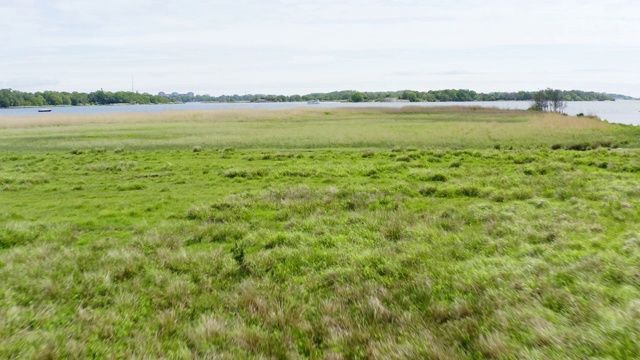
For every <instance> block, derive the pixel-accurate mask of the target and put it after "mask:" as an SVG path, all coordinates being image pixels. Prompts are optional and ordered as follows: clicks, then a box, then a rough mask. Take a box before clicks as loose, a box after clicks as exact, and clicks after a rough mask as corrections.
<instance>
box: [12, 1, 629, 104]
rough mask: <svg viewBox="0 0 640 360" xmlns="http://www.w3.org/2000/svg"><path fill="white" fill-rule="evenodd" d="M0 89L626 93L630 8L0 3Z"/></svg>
mask: <svg viewBox="0 0 640 360" xmlns="http://www.w3.org/2000/svg"><path fill="white" fill-rule="evenodd" d="M0 44H1V45H0V46H1V47H0V49H1V50H0V88H12V89H14V90H21V91H29V92H33V91H42V90H58V91H83V92H89V91H94V90H97V89H100V88H103V89H104V90H110V91H118V90H131V88H132V76H133V83H134V84H133V85H134V88H135V90H136V91H140V92H150V93H157V92H158V91H165V92H173V91H178V92H188V91H193V92H196V93H199V94H211V95H222V94H235V93H237V94H244V93H265V94H287V95H290V94H306V93H310V92H325V91H333V90H346V89H354V90H360V91H383V90H401V89H415V90H421V91H426V90H437V89H448V88H456V89H458V88H464V89H472V90H476V91H482V92H487V91H516V90H537V89H543V88H547V87H551V88H560V89H565V90H570V89H579V90H592V91H603V92H614V93H622V94H627V95H631V96H636V97H640V1H638V0H629V1H627V0H607V1H602V0H598V1H591V0H580V1H578V0H576V1H563V0H549V1H548V0H537V1H506V0H503V1H501V0H461V1H455V2H454V1H443V0H438V1H431V0H423V1H414V0H387V1H380V0H368V1H364V0H339V1H333V0H328V1H320V0H316V1H306V0H302V1H294V0H270V1H263V0H261V1H258V0H234V1H207V0H190V1H175V0H109V1H94V0H92V1H85V0H0Z"/></svg>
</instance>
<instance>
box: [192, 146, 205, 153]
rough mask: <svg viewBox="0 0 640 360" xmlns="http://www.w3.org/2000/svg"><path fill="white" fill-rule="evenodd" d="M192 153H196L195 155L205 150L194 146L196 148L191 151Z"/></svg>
mask: <svg viewBox="0 0 640 360" xmlns="http://www.w3.org/2000/svg"><path fill="white" fill-rule="evenodd" d="M191 151H192V152H194V153H198V152H202V151H203V149H202V147H201V146H194V147H193V148H192V149H191Z"/></svg>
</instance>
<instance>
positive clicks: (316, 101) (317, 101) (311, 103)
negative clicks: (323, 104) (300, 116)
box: [307, 99, 320, 105]
mask: <svg viewBox="0 0 640 360" xmlns="http://www.w3.org/2000/svg"><path fill="white" fill-rule="evenodd" d="M307 104H309V105H318V104H320V100H318V99H315V100H309V101H307Z"/></svg>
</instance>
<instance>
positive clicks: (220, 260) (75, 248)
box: [0, 108, 640, 359]
mask: <svg viewBox="0 0 640 360" xmlns="http://www.w3.org/2000/svg"><path fill="white" fill-rule="evenodd" d="M474 114H476V115H474ZM136 116H137V115H136ZM158 116H159V117H161V118H162V117H164V116H166V118H165V119H164V120H162V121H153V120H149V119H148V118H146V117H145V118H144V120H132V119H129V120H125V119H123V118H120V120H122V121H121V122H114V123H112V124H103V123H101V122H97V123H91V122H90V121H89V122H82V121H81V123H80V124H59V125H57V127H56V126H53V127H49V126H41V125H37V126H35V125H34V126H31V125H29V126H26V125H25V126H23V127H20V128H9V127H5V128H3V129H2V130H0V136H1V137H3V139H10V141H11V142H12V144H13V145H14V146H15V148H13V149H11V150H7V149H8V146H6V145H2V146H5V148H4V150H3V152H2V153H0V279H2V281H0V319H2V321H0V358H52V359H57V358H60V359H63V358H65V359H66V358H83V359H84V358H91V357H93V358H331V359H341V358H440V359H447V358H449V359H459V358H469V359H471V358H637V357H639V356H640V347H639V345H638V342H637V338H638V336H639V335H640V326H639V324H640V302H639V301H638V299H639V298H640V281H639V279H640V272H639V271H638V269H640V266H639V265H640V263H639V261H640V235H639V234H640V227H639V225H638V224H640V215H639V214H640V213H638V211H637V209H638V207H639V206H640V201H639V200H638V199H640V187H639V186H638V176H639V175H638V174H640V161H639V160H638V153H637V150H636V149H632V148H627V149H618V148H613V147H612V146H610V145H609V146H608V147H603V146H602V145H603V143H601V142H600V141H605V140H606V139H611V140H612V141H614V142H616V143H620V144H622V143H623V141H627V140H625V139H632V137H633V134H634V131H635V128H631V127H624V130H625V131H626V132H627V134H622V133H621V131H622V130H620V129H621V128H619V127H617V126H613V125H608V124H604V123H600V122H595V123H592V122H591V120H589V121H588V122H586V123H584V124H583V126H576V125H575V124H565V125H562V124H555V123H553V122H552V121H551V120H550V118H547V117H544V116H542V117H538V116H537V115H536V116H533V115H528V113H521V112H506V113H503V112H499V111H496V110H486V111H485V110H479V109H478V110H467V109H464V110H463V109H460V110H451V109H447V110H446V111H445V110H431V109H430V110H429V111H428V112H427V111H425V112H422V111H418V110H414V109H410V108H409V109H403V110H394V111H386V112H384V111H379V110H378V109H365V110H359V111H355V110H344V111H339V112H335V113H334V111H333V110H331V113H330V114H325V110H317V111H312V112H302V113H298V112H291V113H286V112H285V113H267V114H260V115H257V116H258V117H259V118H254V117H252V116H253V115H251V114H247V113H244V112H242V113H241V114H233V116H236V117H232V115H231V114H227V115H224V116H223V119H218V120H215V121H214V120H210V119H209V120H207V119H206V117H207V116H209V115H208V114H205V113H198V114H189V115H187V114H163V115H158ZM172 116H182V117H188V116H193V117H196V119H195V120H194V119H190V120H188V121H183V122H180V121H175V120H176V119H174V120H172V119H171V117H172ZM199 116H200V117H202V118H198V117H199ZM211 116H214V115H211ZM215 116H222V114H218V113H216V114H215ZM241 116H246V117H247V118H241ZM474 116H477V118H474ZM324 117H327V119H326V122H323V120H322V119H324ZM435 118H439V119H449V120H446V121H443V120H437V121H436V120H434V119H435ZM456 118H460V119H463V120H464V121H462V120H460V121H457V120H455V119H456ZM492 118H493V119H494V120H490V119H492ZM474 119H476V120H477V122H475V120H474ZM565 119H568V120H567V121H572V119H573V118H570V117H558V118H557V120H558V121H565ZM216 121H217V122H219V124H220V125H221V126H220V127H219V128H218V131H226V133H225V134H228V136H230V137H233V136H236V135H234V134H236V132H238V133H240V132H242V131H245V133H244V135H245V138H244V140H243V141H244V142H242V141H239V142H238V143H235V144H232V142H225V140H224V139H226V137H225V136H222V135H212V134H211V133H207V132H206V131H204V129H209V130H211V129H212V128H211V127H210V126H213V125H212V123H214V122H216ZM462 122H464V123H465V124H469V126H471V127H472V128H473V129H474V131H476V130H477V131H480V130H479V129H485V131H486V132H479V133H473V132H469V133H465V132H464V130H463V129H466V127H464V126H462V125H461V123H462ZM263 125H264V126H265V128H266V129H272V132H271V133H269V132H267V137H266V138H261V136H260V134H261V133H255V132H256V131H262V129H263V128H262V127H261V126H263ZM294 125H295V126H294ZM444 125H447V126H449V128H448V129H449V130H446V129H447V127H446V126H444ZM163 126H166V127H163ZM191 126H193V128H190V127H191ZM298 126H299V127H298ZM305 126H309V127H310V128H311V129H315V130H318V129H325V130H326V131H327V134H325V135H323V133H322V132H319V135H318V136H319V137H318V139H319V140H318V139H315V140H313V139H311V138H306V137H305V136H306V135H305V134H307V132H311V130H300V129H305ZM369 126H370V127H372V128H369ZM441 126H444V127H441ZM63 129H66V130H67V133H66V134H65V133H64V132H63V131H62V130H63ZM329 129H333V130H334V131H337V129H343V130H345V131H347V130H348V131H351V132H352V133H356V132H359V131H362V132H363V133H364V135H363V137H365V138H366V137H368V138H369V139H370V140H367V141H371V143H369V142H366V145H361V142H362V141H363V140H362V139H360V138H355V137H354V138H352V139H351V140H346V138H345V137H344V136H345V135H344V134H343V135H339V134H336V136H335V138H336V139H341V138H342V139H343V140H341V141H343V142H338V143H339V144H342V147H341V148H323V147H325V146H328V144H327V143H326V141H328V136H329V135H328V131H329ZM409 129H412V130H409ZM416 129H421V130H420V132H419V133H418V134H415V132H417V130H416ZM516 129H520V130H523V131H524V130H526V131H531V132H529V133H527V134H529V135H531V134H538V133H542V132H545V133H546V134H547V137H544V138H535V137H533V138H527V137H526V136H525V135H523V134H519V135H518V134H516V132H517V131H516ZM527 129H529V130H527ZM449 131H459V132H460V133H459V134H457V135H459V136H458V137H457V138H456V137H454V136H453V135H452V134H449V133H448V132H449ZM538 131H539V132H538ZM101 132H102V133H103V134H106V133H109V134H110V135H108V136H106V135H100V136H96V137H93V138H85V139H84V140H82V141H80V140H79V138H80V137H81V136H85V137H86V136H89V134H100V133H101ZM396 132H399V134H398V133H396ZM510 132H513V133H511V134H512V135H509V136H513V137H511V138H510V140H509V141H506V140H503V141H497V140H496V139H495V138H488V137H487V134H489V133H490V134H499V133H503V134H509V133H510ZM180 133H188V134H190V135H188V136H193V139H198V140H197V141H195V140H194V141H191V140H190V141H186V140H185V139H186V138H181V139H182V140H180V141H177V142H176V140H175V139H173V136H179V134H180ZM198 134H199V135H198ZM269 134H271V135H269ZM401 134H404V135H406V136H414V137H413V140H410V141H409V140H407V141H405V142H402V139H401V136H400V135H401ZM412 134H413V135H412ZM435 134H439V135H440V136H448V137H450V139H451V140H447V141H444V140H438V139H437V136H436V135H435ZM57 136H58V137H57ZM126 136H128V137H129V138H130V139H132V140H131V141H132V143H131V144H133V145H131V144H130V145H129V146H125V147H122V145H123V142H122V141H123V139H124V138H125V137H126ZM211 136H213V137H215V139H216V140H215V141H213V140H211V139H209V137H211ZM287 136H288V137H289V138H291V139H290V140H288V139H289V138H287ZM323 136H325V138H323ZM492 136H493V135H492ZM517 136H521V137H517ZM145 137H147V138H146V139H153V140H152V141H154V143H153V145H150V143H149V142H148V141H147V140H144V139H145ZM160 137H162V138H160ZM54 138H55V139H57V140H53V139H54ZM27 139H28V140H27ZM193 139H192V140H193ZM372 139H374V140H375V141H374V140H372ZM380 139H384V140H380ZM392 139H397V140H398V141H399V143H393V144H390V143H387V141H391V140H392ZM474 139H475V140H474ZM518 139H520V140H518ZM427 140H428V141H427ZM577 140H580V141H588V142H589V148H590V149H591V150H588V149H586V148H585V149H583V150H584V151H575V150H567V148H568V147H570V146H571V145H573V144H575V143H577ZM57 141H60V142H59V143H58V142H57ZM78 141H80V142H78ZM181 141H185V142H184V146H183V145H182V143H181ZM269 141H272V142H269ZM314 141H317V142H314ZM336 141H337V140H336ZM429 141H434V142H435V144H439V145H437V146H436V145H434V144H432V143H429ZM438 141H441V142H438ZM448 141H451V143H449V142H448ZM467 141H469V142H471V143H472V144H473V143H474V141H475V143H476V144H478V146H477V147H476V148H474V147H465V142H467ZM628 141H629V142H628V143H627V144H626V145H625V144H623V145H622V146H626V147H631V146H634V144H635V143H634V141H636V140H628ZM72 143H73V144H74V145H75V146H73V147H67V146H70V144H72ZM187 143H188V144H187ZM555 143H558V144H560V145H561V146H560V147H557V148H556V150H552V148H551V145H552V144H555ZM283 144H297V145H298V147H295V148H294V147H287V146H283ZM408 144H413V145H408ZM447 144H449V145H447ZM497 144H499V145H500V146H499V148H498V147H496V146H495V145H497ZM187 145H188V146H187ZM321 145H322V146H321ZM195 146H200V147H201V148H200V150H199V151H193V149H194V147H195ZM596 147H598V148H597V149H594V148H596Z"/></svg>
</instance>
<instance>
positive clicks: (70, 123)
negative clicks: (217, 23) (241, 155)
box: [0, 107, 638, 161]
mask: <svg viewBox="0 0 640 360" xmlns="http://www.w3.org/2000/svg"><path fill="white" fill-rule="evenodd" d="M325 112H326V111H323V110H322V109H313V110H309V109H293V110H280V111H257V110H221V111H208V112H166V113H158V114H108V115H82V116H80V115H78V116H68V115H65V116H62V115H56V116H48V117H46V118H43V117H2V118H0V129H2V132H1V133H0V149H2V150H7V151H29V150H31V151H34V150H43V151H52V150H67V151H76V152H82V151H88V150H89V149H96V148H97V149H102V150H104V151H106V150H113V149H124V148H126V149H146V150H153V149H180V150H184V149H196V148H199V149H206V148H213V149H223V148H241V149H277V150H280V151H281V150H283V149H302V148H311V149H314V148H316V149H317V148H379V147H383V148H393V147H398V148H409V147H414V148H424V147H431V148H460V149H488V148H495V147H499V148H501V149H509V148H511V149H513V147H514V146H516V147H518V148H523V147H526V148H540V147H544V148H551V147H552V146H555V145H558V146H560V147H571V146H573V145H575V144H581V143H588V144H590V145H593V146H595V145H596V144H611V145H612V144H614V143H615V144H616V145H617V146H621V144H626V145H624V146H632V147H635V146H637V144H638V137H637V135H634V134H635V133H637V130H633V127H631V126H625V125H613V124H606V123H604V122H602V121H599V120H598V119H592V118H587V117H569V116H559V115H557V114H532V113H531V112H526V111H504V110H497V109H469V108H464V107H462V108H458V107H452V108H449V107H443V108H427V109H425V108H417V107H407V108H400V109H381V108H370V109H334V110H332V111H331V112H330V114H328V115H327V114H326V113H325ZM400 160H401V161H410V160H411V158H407V157H404V158H402V157H401V159H400Z"/></svg>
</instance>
